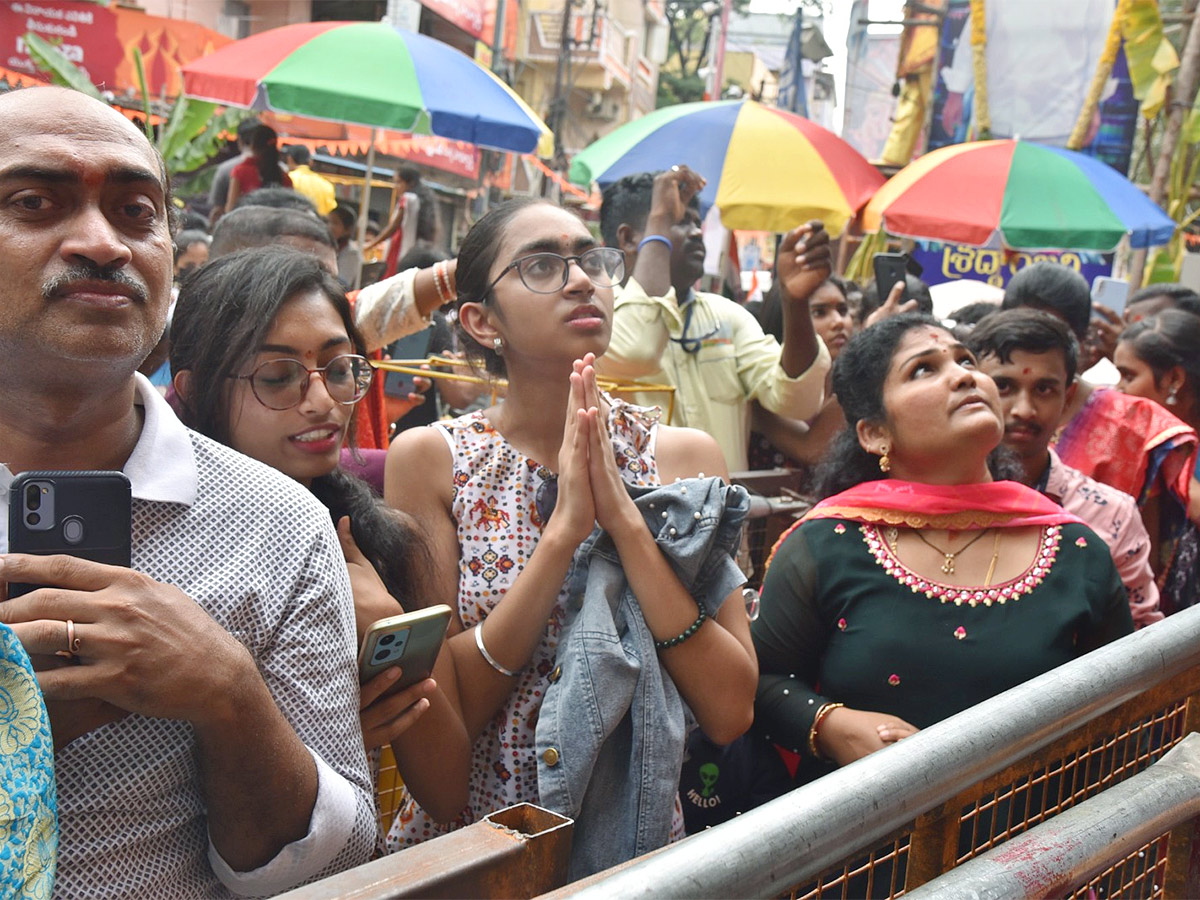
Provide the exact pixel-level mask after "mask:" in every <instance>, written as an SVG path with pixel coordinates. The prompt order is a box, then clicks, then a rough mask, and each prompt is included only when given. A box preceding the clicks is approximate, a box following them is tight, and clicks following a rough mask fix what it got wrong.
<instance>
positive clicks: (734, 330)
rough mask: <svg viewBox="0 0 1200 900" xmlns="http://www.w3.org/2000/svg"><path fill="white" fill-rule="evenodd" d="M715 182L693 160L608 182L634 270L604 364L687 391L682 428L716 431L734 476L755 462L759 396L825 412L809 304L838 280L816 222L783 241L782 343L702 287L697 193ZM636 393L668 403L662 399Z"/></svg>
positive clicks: (613, 217)
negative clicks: (828, 281) (754, 412)
mask: <svg viewBox="0 0 1200 900" xmlns="http://www.w3.org/2000/svg"><path fill="white" fill-rule="evenodd" d="M703 186H704V180H703V179H702V178H700V176H698V175H697V174H696V173H695V172H692V171H691V170H690V169H688V167H687V166H676V167H674V168H672V169H671V171H669V172H660V173H658V174H656V175H655V174H651V173H642V174H640V175H629V176H626V177H625V178H622V179H621V180H620V181H617V182H614V183H613V184H611V185H609V186H608V187H607V188H606V189H605V191H604V202H603V204H602V206H601V207H600V230H601V233H602V234H603V236H604V242H605V243H606V244H607V245H608V246H610V247H619V248H620V249H622V250H624V251H625V258H626V263H625V271H626V272H627V273H630V277H629V278H628V279H627V281H626V282H625V284H623V285H622V286H621V288H620V289H619V290H617V291H616V292H615V297H616V304H615V308H614V310H613V329H612V341H611V343H610V344H609V346H608V351H607V352H606V353H605V354H604V356H603V357H601V358H600V359H598V360H597V361H596V370H597V371H599V372H601V373H602V374H604V375H607V376H610V377H613V378H618V379H622V380H638V381H644V382H651V383H654V384H667V385H670V386H672V387H673V388H675V408H674V416H673V418H672V421H671V424H672V425H682V426H686V427H689V428H698V429H700V430H701V431H706V432H708V433H709V434H711V435H712V436H713V437H714V438H716V441H717V443H718V444H720V445H721V450H722V452H723V453H724V454H725V461H726V463H727V464H728V466H729V469H730V471H731V472H739V471H743V470H745V469H747V468H749V465H748V463H747V443H748V441H749V438H750V401H751V400H757V401H758V402H759V403H761V404H762V405H763V406H764V407H765V408H766V409H769V410H770V411H771V412H774V413H778V414H779V415H781V416H787V417H789V418H792V419H808V418H810V417H811V416H813V415H814V414H815V413H816V412H817V410H819V409H820V408H821V402H822V400H823V399H824V390H825V376H826V374H828V372H829V365H830V363H829V351H828V350H827V349H826V348H825V345H824V344H823V343H822V342H821V339H820V338H819V337H817V335H816V333H815V332H814V331H813V327H812V317H811V316H810V315H809V313H808V299H809V296H810V295H811V294H812V293H813V291H815V290H816V289H817V287H818V286H819V285H820V284H821V282H822V281H824V280H825V278H826V277H827V276H828V275H829V269H830V262H831V260H830V250H829V236H828V235H827V234H826V233H825V230H824V227H823V226H822V225H821V223H820V222H815V221H814V222H809V223H807V224H806V225H802V226H800V227H799V228H797V229H795V230H794V231H792V232H790V233H789V234H788V235H787V237H785V239H784V242H783V244H781V250H780V253H781V258H780V264H781V269H780V287H781V289H783V291H784V293H783V299H784V326H783V343H782V345H781V344H780V343H779V342H778V341H776V340H775V338H773V337H772V336H770V335H768V334H764V333H763V330H762V327H761V326H760V325H759V324H758V320H756V319H755V318H754V316H753V315H751V314H750V313H749V312H748V311H746V310H745V309H744V308H742V307H741V306H740V305H738V304H737V303H734V302H733V301H732V300H727V299H726V298H724V297H721V296H718V295H716V294H708V293H704V292H703V291H696V290H694V288H693V286H694V285H695V283H696V282H697V281H698V280H699V279H700V276H701V275H702V274H703V273H704V242H703V240H702V238H701V232H700V221H701V219H700V207H699V202H698V200H697V198H696V195H697V194H698V193H699V191H700V189H701V188H702V187H703ZM785 256H786V257H787V258H786V259H784V258H783V257H785ZM632 399H633V401H634V402H635V403H639V404H642V405H645V406H652V405H655V404H660V405H662V404H663V398H662V395H661V394H653V393H648V392H640V393H637V394H634V396H633V398H632Z"/></svg>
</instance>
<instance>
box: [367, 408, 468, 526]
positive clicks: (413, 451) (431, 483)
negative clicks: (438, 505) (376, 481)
mask: <svg viewBox="0 0 1200 900" xmlns="http://www.w3.org/2000/svg"><path fill="white" fill-rule="evenodd" d="M453 469H454V460H453V458H452V457H451V454H450V445H449V444H447V443H446V438H445V437H444V436H443V435H442V434H441V433H440V432H439V430H438V429H437V428H434V427H433V426H431V425H424V426H421V427H420V428H410V429H408V430H407V431H403V432H401V433H400V434H399V435H398V436H397V437H396V439H395V440H394V441H392V444H391V446H390V447H389V448H388V453H387V462H386V464H385V467H384V476H383V483H384V499H385V500H386V501H387V503H388V505H389V506H393V507H396V508H397V509H410V508H412V507H414V506H416V507H422V506H426V505H428V504H429V503H430V502H431V501H432V500H433V499H434V498H436V499H438V500H439V501H441V502H442V504H443V505H444V506H446V507H449V505H450V499H451V496H452V494H453V489H454V477H453Z"/></svg>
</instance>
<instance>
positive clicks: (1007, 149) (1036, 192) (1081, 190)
mask: <svg viewBox="0 0 1200 900" xmlns="http://www.w3.org/2000/svg"><path fill="white" fill-rule="evenodd" d="M863 228H864V229H865V230H866V231H878V230H879V229H880V228H883V229H884V230H886V231H887V232H888V233H889V234H894V235H898V236H901V237H911V238H924V239H927V240H936V241H946V242H949V243H956V244H974V245H977V246H990V242H991V241H993V240H994V239H995V238H996V237H997V236H998V237H999V238H1000V240H1002V241H1003V243H1004V244H1005V245H1006V246H1008V247H1011V248H1012V249H1014V250H1048V249H1060V250H1098V251H1102V252H1107V251H1110V250H1112V249H1114V248H1115V247H1116V246H1117V244H1118V242H1119V241H1120V240H1121V238H1122V237H1124V236H1125V235H1129V240H1130V244H1131V245H1132V246H1134V247H1149V246H1152V245H1155V244H1165V243H1167V241H1169V240H1170V239H1171V235H1172V234H1174V231H1175V222H1174V221H1172V220H1171V218H1170V217H1169V216H1168V215H1167V214H1166V213H1165V212H1163V211H1162V210H1161V209H1159V208H1158V207H1157V206H1155V205H1154V203H1152V202H1151V201H1150V199H1149V198H1148V197H1147V196H1146V195H1145V194H1144V193H1142V191H1141V190H1140V189H1139V188H1138V187H1137V185H1135V184H1133V183H1132V182H1131V181H1130V180H1129V179H1128V178H1126V177H1125V176H1124V175H1122V174H1121V173H1120V172H1117V171H1116V170H1115V169H1113V168H1112V167H1111V166H1109V165H1107V164H1105V163H1103V162H1101V161H1100V160H1097V159H1093V158H1092V157H1090V156H1085V155H1084V154H1082V153H1076V152H1074V151H1072V150H1064V149H1062V148H1060V147H1049V146H1046V145H1044V144H1034V143H1031V142H1029V141H1019V140H997V141H976V142H974V143H969V144H954V145H953V146H950V147H942V148H941V149H938V150H934V151H932V152H930V153H926V154H925V155H924V156H922V157H920V158H918V159H916V160H914V161H913V162H911V163H909V164H908V165H907V166H905V167H904V168H903V169H901V170H900V171H899V172H897V173H896V174H895V175H893V176H892V178H891V179H890V180H889V181H888V183H887V184H885V185H884V186H883V187H882V188H880V189H879V192H878V193H876V194H875V196H874V197H872V198H871V201H870V202H869V203H868V204H867V207H866V209H865V210H863Z"/></svg>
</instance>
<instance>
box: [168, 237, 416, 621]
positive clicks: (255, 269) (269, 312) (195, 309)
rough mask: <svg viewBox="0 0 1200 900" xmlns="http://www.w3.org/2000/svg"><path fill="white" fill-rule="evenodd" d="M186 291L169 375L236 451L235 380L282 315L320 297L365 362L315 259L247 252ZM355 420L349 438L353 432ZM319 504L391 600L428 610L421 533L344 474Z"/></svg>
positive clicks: (210, 429) (200, 275)
mask: <svg viewBox="0 0 1200 900" xmlns="http://www.w3.org/2000/svg"><path fill="white" fill-rule="evenodd" d="M193 275H194V277H192V278H189V279H188V280H187V285H186V286H185V287H184V288H181V289H180V292H179V300H178V302H177V303H176V305H175V315H174V317H173V318H172V321H171V357H170V359H171V374H172V375H175V374H177V373H179V372H182V371H185V370H186V371H188V372H189V373H190V378H191V389H190V390H188V391H187V392H186V396H180V397H179V398H178V401H177V411H178V413H179V417H180V419H182V420H183V423H184V424H185V425H187V426H188V427H190V428H193V429H195V430H196V431H199V432H200V433H201V434H204V435H207V436H208V437H210V438H213V439H214V440H216V441H220V442H221V443H223V444H226V445H229V444H231V443H232V440H231V436H230V412H231V410H230V397H231V396H232V393H231V389H230V385H231V384H232V382H231V381H230V379H229V376H230V375H234V374H237V373H238V372H240V371H241V370H242V369H244V368H245V367H246V365H247V364H248V363H249V362H250V361H251V360H252V359H253V358H254V356H255V354H256V353H257V352H258V348H259V347H261V346H262V344H263V341H264V340H265V338H266V335H267V332H268V331H270V329H271V325H272V324H273V323H274V321H275V317H276V316H277V315H278V313H279V310H280V308H281V307H282V306H283V304H284V303H286V302H287V301H288V300H290V299H291V298H292V297H295V296H296V295H297V294H300V293H308V292H311V291H320V292H321V293H322V294H324V295H325V296H326V297H327V298H328V299H329V302H330V305H332V306H333V308H334V309H335V310H336V311H337V314H338V317H339V318H340V319H341V320H342V325H343V326H344V327H345V329H346V334H347V335H349V337H350V342H351V344H352V345H353V346H354V351H355V352H356V353H358V354H360V355H364V356H365V355H366V345H365V343H364V341H363V338H362V335H361V334H360V333H359V331H358V329H357V328H356V327H355V325H354V316H353V313H352V312H351V310H350V304H349V302H348V301H347V300H346V294H345V291H344V290H343V289H342V286H341V284H340V283H339V282H338V280H337V279H336V278H334V277H333V276H332V275H330V274H329V273H328V272H327V271H326V270H325V269H324V268H322V266H321V264H320V263H319V262H317V260H316V258H315V257H313V256H312V255H310V254H307V253H301V252H300V251H298V250H294V249H292V248H290V247H261V248H256V249H252V250H241V251H238V252H237V253H231V254H229V255H228V256H223V257H221V258H220V259H217V260H214V261H213V262H210V263H208V264H207V265H205V266H202V267H200V268H199V269H197V270H196V271H195V272H194V273H193ZM353 428H354V418H353V417H351V420H350V429H351V432H353ZM311 490H312V493H313V494H314V496H316V497H317V499H318V500H320V501H321V502H322V503H323V504H325V506H326V507H327V508H328V509H329V512H330V515H331V516H332V518H333V521H334V522H337V521H338V520H340V519H341V518H342V516H349V517H350V528H351V533H352V534H353V536H354V541H355V543H357V544H358V547H359V549H360V550H362V552H363V554H364V555H365V556H366V557H367V559H369V560H370V561H371V564H372V565H374V567H375V571H376V572H378V573H379V577H380V578H382V579H383V582H384V584H385V585H386V587H387V589H388V591H389V592H390V593H391V594H392V596H393V597H396V598H397V599H398V600H400V601H401V603H403V604H405V606H406V608H407V607H408V606H410V605H421V603H422V601H423V597H422V593H423V592H422V590H421V587H422V582H421V575H422V573H424V572H425V571H427V570H428V568H429V565H428V564H429V550H428V547H427V545H426V543H425V541H424V539H423V538H422V537H421V533H420V531H419V530H418V529H417V527H416V525H415V523H414V522H413V521H412V520H411V519H410V518H409V517H407V516H405V515H404V514H402V513H398V512H397V511H395V510H391V509H388V508H387V507H386V506H384V505H383V504H382V503H381V502H380V501H379V500H378V498H376V497H375V495H374V494H373V493H372V491H371V489H370V487H368V486H367V485H366V484H365V483H364V482H362V481H361V480H359V479H358V478H356V477H354V476H353V475H350V474H349V473H347V472H344V471H342V470H341V469H334V470H333V471H332V472H330V473H329V474H328V475H322V476H320V477H317V478H314V479H313V481H312V485H311Z"/></svg>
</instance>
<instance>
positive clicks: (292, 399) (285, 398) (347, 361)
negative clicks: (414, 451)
mask: <svg viewBox="0 0 1200 900" xmlns="http://www.w3.org/2000/svg"><path fill="white" fill-rule="evenodd" d="M313 375H320V376H321V380H322V381H324V382H325V390H326V392H328V394H329V396H330V397H332V398H333V399H334V400H335V401H336V402H337V403H340V404H342V405H343V406H349V405H350V404H352V403H357V402H358V401H359V400H361V399H362V398H363V397H365V396H366V395H367V390H368V389H369V388H370V387H371V379H373V378H374V377H375V370H374V369H373V368H372V367H371V363H370V360H368V359H367V358H366V357H363V356H356V355H354V354H349V353H348V354H346V355H344V356H335V357H334V358H333V359H331V360H330V361H329V362H327V363H326V364H325V365H323V366H321V368H319V369H310V368H308V367H307V366H306V365H304V363H302V362H300V360H298V359H271V360H267V361H266V362H265V363H262V364H260V365H258V366H256V367H255V369H254V371H253V372H251V373H250V374H249V375H230V376H229V377H230V378H236V379H238V380H241V381H249V382H250V391H251V392H252V393H253V394H254V399H255V400H257V401H258V402H259V403H261V404H262V405H263V406H265V407H266V408H267V409H275V410H280V409H291V408H292V407H293V406H299V405H300V404H301V403H302V402H304V398H305V397H306V396H307V395H308V386H309V384H311V383H312V377H313Z"/></svg>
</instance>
